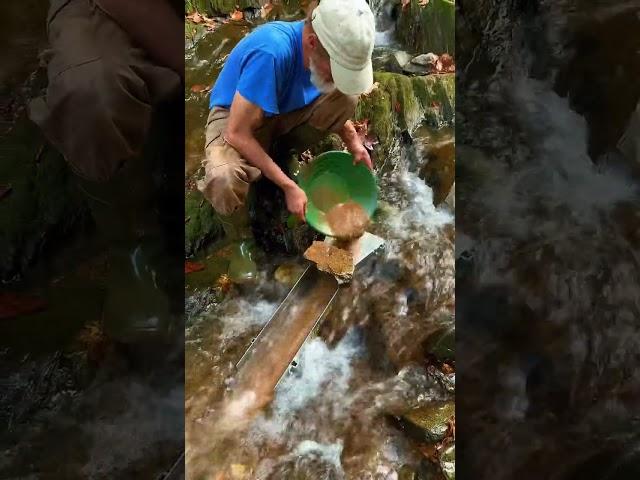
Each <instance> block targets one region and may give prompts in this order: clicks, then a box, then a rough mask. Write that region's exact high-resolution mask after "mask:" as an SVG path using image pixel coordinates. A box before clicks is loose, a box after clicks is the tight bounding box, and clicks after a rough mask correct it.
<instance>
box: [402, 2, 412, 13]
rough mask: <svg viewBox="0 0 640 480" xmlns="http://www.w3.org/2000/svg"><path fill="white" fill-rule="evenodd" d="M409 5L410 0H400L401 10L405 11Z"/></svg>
mask: <svg viewBox="0 0 640 480" xmlns="http://www.w3.org/2000/svg"><path fill="white" fill-rule="evenodd" d="M409 5H411V0H402V10H403V11H406V10H407V8H409Z"/></svg>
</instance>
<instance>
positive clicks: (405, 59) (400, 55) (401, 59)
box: [393, 50, 411, 67]
mask: <svg viewBox="0 0 640 480" xmlns="http://www.w3.org/2000/svg"><path fill="white" fill-rule="evenodd" d="M393 56H394V57H395V59H396V60H397V61H398V64H399V65H400V66H401V67H404V66H405V65H406V64H407V63H409V62H410V61H411V54H409V53H407V52H405V51H403V50H398V51H396V52H394V53H393Z"/></svg>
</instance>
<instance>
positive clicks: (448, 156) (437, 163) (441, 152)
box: [420, 142, 456, 207]
mask: <svg viewBox="0 0 640 480" xmlns="http://www.w3.org/2000/svg"><path fill="white" fill-rule="evenodd" d="M455 158H456V154H455V145H454V143H453V142H446V143H442V144H440V145H435V146H433V147H431V148H430V149H429V150H428V152H427V163H426V165H425V166H424V167H423V168H422V169H421V171H420V177H421V178H422V179H424V180H425V182H426V183H427V185H429V186H430V187H431V189H432V190H433V204H434V205H435V206H436V207H437V206H439V205H440V204H441V203H443V202H444V201H445V199H446V198H447V196H448V195H449V192H450V191H451V188H452V187H453V183H454V182H455V179H456V165H455Z"/></svg>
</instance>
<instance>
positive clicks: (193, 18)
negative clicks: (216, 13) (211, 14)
mask: <svg viewBox="0 0 640 480" xmlns="http://www.w3.org/2000/svg"><path fill="white" fill-rule="evenodd" d="M187 20H190V21H191V22H193V23H202V22H204V20H205V19H204V17H203V16H202V15H200V14H199V13H198V12H193V13H192V14H191V15H187Z"/></svg>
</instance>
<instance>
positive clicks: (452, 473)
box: [440, 445, 456, 480]
mask: <svg viewBox="0 0 640 480" xmlns="http://www.w3.org/2000/svg"><path fill="white" fill-rule="evenodd" d="M440 468H441V469H442V473H443V474H444V476H445V478H446V479H447V480H456V446H455V445H451V446H450V447H447V449H446V450H445V451H444V452H442V454H441V455H440Z"/></svg>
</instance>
